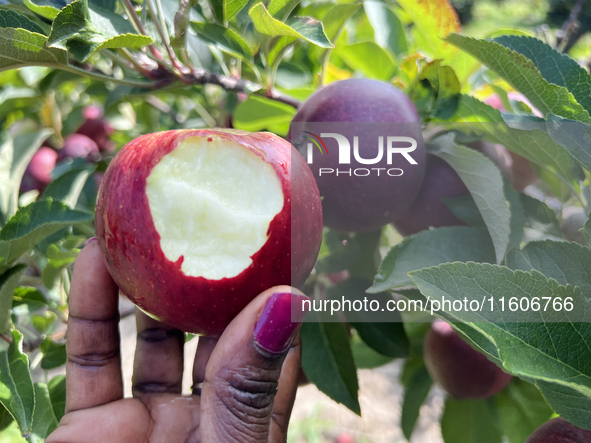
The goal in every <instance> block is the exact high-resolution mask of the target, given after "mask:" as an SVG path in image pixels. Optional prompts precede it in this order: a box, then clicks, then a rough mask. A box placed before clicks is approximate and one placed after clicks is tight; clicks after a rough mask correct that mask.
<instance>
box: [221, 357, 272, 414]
mask: <svg viewBox="0 0 591 443" xmlns="http://www.w3.org/2000/svg"><path fill="white" fill-rule="evenodd" d="M220 376H221V377H223V383H224V384H225V389H221V390H219V391H218V396H219V397H220V399H221V400H222V401H223V403H224V405H225V406H226V407H227V408H228V409H230V410H231V411H232V412H233V413H234V414H235V415H237V416H239V418H240V417H242V418H244V419H248V417H251V418H255V419H269V418H270V417H271V413H272V409H273V401H274V399H275V394H276V393H277V389H278V385H279V384H278V381H277V380H278V379H279V370H277V369H267V370H265V369H261V368H258V367H257V368H254V367H248V366H246V367H242V368H234V369H227V370H226V371H222V374H220Z"/></svg>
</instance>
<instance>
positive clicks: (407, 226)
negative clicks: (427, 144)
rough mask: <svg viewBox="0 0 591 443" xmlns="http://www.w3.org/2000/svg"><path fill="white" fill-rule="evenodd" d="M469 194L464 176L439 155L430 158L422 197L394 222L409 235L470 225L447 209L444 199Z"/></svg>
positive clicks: (421, 191) (402, 231)
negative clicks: (461, 176)
mask: <svg viewBox="0 0 591 443" xmlns="http://www.w3.org/2000/svg"><path fill="white" fill-rule="evenodd" d="M469 193H470V191H468V188H466V185H464V182H463V181H462V179H461V178H460V176H459V175H458V174H456V171H454V170H453V168H452V167H451V166H450V165H449V164H448V163H447V162H445V161H444V160H442V159H441V158H439V157H437V156H435V155H427V170H426V172H425V180H424V181H423V186H422V187H421V190H420V191H419V195H418V196H417V198H416V199H415V201H414V202H413V204H412V206H411V207H410V209H409V210H408V211H407V212H406V213H405V214H404V215H403V216H402V217H400V218H399V219H398V220H396V221H395V222H394V226H395V227H396V229H397V230H398V232H400V233H401V234H402V235H405V236H406V235H412V234H416V233H417V232H419V231H423V230H425V229H429V227H431V226H433V227H434V228H439V227H442V226H466V223H465V222H463V221H462V220H460V219H459V218H457V217H456V216H455V215H454V214H453V213H452V212H451V211H450V210H449V209H448V208H447V206H445V203H443V201H442V199H444V198H452V197H461V196H464V195H468V194H469Z"/></svg>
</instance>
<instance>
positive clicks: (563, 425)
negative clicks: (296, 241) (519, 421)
mask: <svg viewBox="0 0 591 443" xmlns="http://www.w3.org/2000/svg"><path fill="white" fill-rule="evenodd" d="M589 442H591V431H586V430H583V429H581V428H578V427H576V426H575V425H573V424H570V423H569V422H567V421H566V420H563V419H562V418H560V417H557V418H554V419H552V420H550V421H548V422H546V423H544V424H543V425H542V426H540V427H539V428H538V429H536V430H535V431H534V432H533V434H531V435H530V436H529V437H528V438H527V440H525V443H589Z"/></svg>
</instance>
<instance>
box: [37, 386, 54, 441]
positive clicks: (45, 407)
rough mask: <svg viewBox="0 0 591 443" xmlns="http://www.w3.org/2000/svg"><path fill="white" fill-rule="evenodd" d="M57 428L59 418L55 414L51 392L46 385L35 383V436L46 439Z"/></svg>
mask: <svg viewBox="0 0 591 443" xmlns="http://www.w3.org/2000/svg"><path fill="white" fill-rule="evenodd" d="M56 428H57V418H56V417H55V413H54V412H53V407H52V405H51V399H50V398H49V390H48V389H47V385H46V384H45V383H35V413H34V415H33V434H34V435H36V436H37V437H39V438H41V439H45V438H47V437H48V436H49V434H51V433H52V432H53V431H54V430H55V429H56Z"/></svg>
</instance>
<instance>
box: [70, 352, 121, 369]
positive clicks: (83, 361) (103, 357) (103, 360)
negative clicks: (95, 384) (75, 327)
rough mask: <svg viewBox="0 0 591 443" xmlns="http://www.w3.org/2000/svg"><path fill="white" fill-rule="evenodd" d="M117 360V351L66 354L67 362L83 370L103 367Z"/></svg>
mask: <svg viewBox="0 0 591 443" xmlns="http://www.w3.org/2000/svg"><path fill="white" fill-rule="evenodd" d="M118 359H119V349H113V350H111V351H106V352H94V353H87V354H68V361H69V362H70V363H73V364H75V365H78V366H82V367H85V368H93V367H97V368H98V367H103V366H106V365H108V364H110V363H112V362H114V361H117V360H118Z"/></svg>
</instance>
